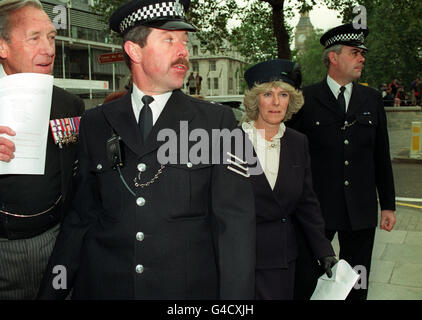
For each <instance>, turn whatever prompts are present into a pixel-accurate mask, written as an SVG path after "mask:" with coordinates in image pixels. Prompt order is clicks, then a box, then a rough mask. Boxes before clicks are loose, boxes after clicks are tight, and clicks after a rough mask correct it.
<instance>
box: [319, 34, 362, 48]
mask: <svg viewBox="0 0 422 320" xmlns="http://www.w3.org/2000/svg"><path fill="white" fill-rule="evenodd" d="M348 41H359V42H362V43H363V42H364V41H365V36H364V34H363V32H361V33H344V34H337V35H335V36H333V37H331V38H330V39H328V40H327V41H326V42H325V47H328V46H330V45H331V44H333V43H336V42H348Z"/></svg>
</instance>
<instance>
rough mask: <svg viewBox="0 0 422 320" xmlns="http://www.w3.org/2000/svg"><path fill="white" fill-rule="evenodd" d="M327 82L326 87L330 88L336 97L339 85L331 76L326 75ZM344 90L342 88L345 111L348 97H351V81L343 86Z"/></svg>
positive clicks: (338, 92) (348, 100)
mask: <svg viewBox="0 0 422 320" xmlns="http://www.w3.org/2000/svg"><path fill="white" fill-rule="evenodd" d="M327 84H328V87H329V88H330V89H331V92H332V93H333V95H334V97H335V98H336V99H337V98H338V95H339V94H340V88H341V85H339V84H338V83H337V81H335V80H334V79H333V78H331V77H330V76H329V75H327ZM344 87H345V88H346V90H344V100H345V101H346V111H347V108H348V107H349V102H350V98H351V97H352V90H353V82H349V83H348V84H346V85H345V86H344Z"/></svg>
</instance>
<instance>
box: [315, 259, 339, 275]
mask: <svg viewBox="0 0 422 320" xmlns="http://www.w3.org/2000/svg"><path fill="white" fill-rule="evenodd" d="M337 262H338V261H337V259H336V258H335V257H334V256H328V257H323V258H320V259H319V263H320V264H321V268H322V269H323V270H324V271H325V273H326V274H327V276H328V278H331V277H332V276H333V273H332V271H331V268H332V267H333V266H334V265H335V264H336V263H337Z"/></svg>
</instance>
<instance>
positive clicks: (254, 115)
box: [241, 81, 305, 122]
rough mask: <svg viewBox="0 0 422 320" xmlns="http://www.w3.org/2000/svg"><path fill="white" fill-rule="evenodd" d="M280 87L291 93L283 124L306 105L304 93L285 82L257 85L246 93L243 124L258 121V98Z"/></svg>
mask: <svg viewBox="0 0 422 320" xmlns="http://www.w3.org/2000/svg"><path fill="white" fill-rule="evenodd" d="M277 87H280V88H282V89H284V90H286V91H287V92H288V93H289V96H290V97H289V105H288V106H287V111H286V116H285V117H284V119H283V121H282V122H285V121H287V120H289V119H290V118H291V117H292V116H293V115H294V114H295V113H296V112H298V111H299V110H300V108H302V106H303V104H304V103H305V99H304V98H303V94H302V91H299V90H296V89H295V88H294V87H293V86H292V85H290V84H288V83H286V82H284V81H272V82H265V83H262V84H258V85H255V86H254V87H252V89H250V90H246V91H245V98H244V99H243V105H244V106H245V110H246V113H245V115H244V116H243V118H242V120H241V122H246V121H251V120H254V121H255V120H257V119H258V114H259V104H258V96H259V94H261V93H265V92H268V91H271V89H272V88H277Z"/></svg>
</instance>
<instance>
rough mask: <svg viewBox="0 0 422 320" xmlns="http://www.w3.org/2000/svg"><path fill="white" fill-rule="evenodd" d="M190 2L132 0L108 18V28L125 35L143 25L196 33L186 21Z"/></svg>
mask: <svg viewBox="0 0 422 320" xmlns="http://www.w3.org/2000/svg"><path fill="white" fill-rule="evenodd" d="M189 4H190V0H132V1H129V2H127V3H125V4H124V5H122V6H121V7H120V8H118V9H117V10H116V11H115V12H114V13H113V14H112V15H111V17H110V28H111V30H114V31H116V32H118V33H120V34H125V33H126V32H128V31H129V30H130V29H132V28H133V27H135V26H139V25H143V26H147V27H152V28H158V29H165V30H187V31H197V29H196V28H195V26H193V25H192V24H191V23H189V22H188V21H187V20H186V17H185V12H186V11H187V10H188V8H189Z"/></svg>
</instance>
